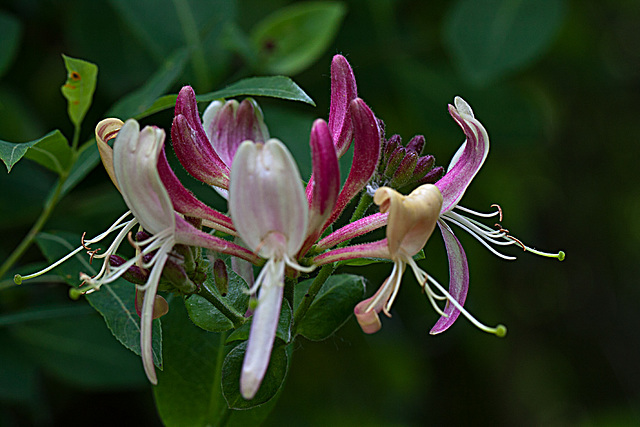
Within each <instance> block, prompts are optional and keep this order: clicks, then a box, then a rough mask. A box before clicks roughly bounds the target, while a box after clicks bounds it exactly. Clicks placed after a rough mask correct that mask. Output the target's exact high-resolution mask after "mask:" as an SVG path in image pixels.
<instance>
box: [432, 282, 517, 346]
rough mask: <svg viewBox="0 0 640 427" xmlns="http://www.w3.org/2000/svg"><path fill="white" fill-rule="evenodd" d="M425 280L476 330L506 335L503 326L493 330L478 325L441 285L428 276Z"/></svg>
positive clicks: (481, 324)
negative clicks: (444, 296)
mask: <svg viewBox="0 0 640 427" xmlns="http://www.w3.org/2000/svg"><path fill="white" fill-rule="evenodd" d="M427 279H428V280H429V282H431V283H432V284H433V285H434V286H435V287H436V288H438V290H439V291H440V292H442V293H443V294H444V295H446V297H447V300H448V301H449V303H451V304H453V306H454V307H455V308H457V309H458V310H459V311H460V313H462V314H463V315H464V317H466V318H467V319H468V320H469V321H470V322H471V323H473V324H474V325H475V326H476V327H477V328H478V329H480V330H482V331H485V332H488V333H490V334H495V335H497V336H499V337H503V336H505V335H506V334H507V328H506V327H505V326H504V325H498V326H496V327H495V328H491V327H489V326H487V325H485V324H483V323H480V322H479V321H478V320H477V319H476V318H475V317H473V316H472V315H471V313H469V312H468V311H467V310H465V308H464V307H463V306H461V305H460V303H458V301H456V299H455V298H454V297H453V296H452V295H451V294H450V293H449V292H447V291H446V290H445V289H444V288H443V287H442V285H440V283H438V282H437V281H436V280H435V279H434V278H433V277H431V276H428V277H427Z"/></svg>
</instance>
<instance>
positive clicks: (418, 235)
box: [373, 184, 442, 256]
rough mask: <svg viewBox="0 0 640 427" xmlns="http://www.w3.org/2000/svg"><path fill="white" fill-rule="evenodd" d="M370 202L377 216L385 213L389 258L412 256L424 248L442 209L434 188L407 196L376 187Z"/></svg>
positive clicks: (440, 196)
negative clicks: (377, 206) (374, 205)
mask: <svg viewBox="0 0 640 427" xmlns="http://www.w3.org/2000/svg"><path fill="white" fill-rule="evenodd" d="M373 201H374V202H375V203H376V204H377V205H379V206H380V212H381V213H386V212H388V213H389V218H388V221H387V240H388V241H389V252H390V253H391V254H392V255H396V254H400V253H402V254H406V255H408V256H413V255H415V254H417V253H418V252H419V251H420V249H422V248H423V247H424V245H426V244H427V240H429V237H431V233H433V230H434V228H435V227H436V222H437V221H438V217H439V215H440V208H441V207H442V194H440V191H439V190H438V188H437V187H436V186H435V185H432V184H424V185H421V186H420V187H418V188H416V189H415V190H413V191H412V192H411V194H409V195H408V196H403V195H402V194H400V193H398V192H397V191H395V190H394V189H392V188H389V187H380V188H378V190H376V193H375V195H374V198H373Z"/></svg>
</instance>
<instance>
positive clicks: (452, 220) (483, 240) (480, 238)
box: [442, 214, 516, 261]
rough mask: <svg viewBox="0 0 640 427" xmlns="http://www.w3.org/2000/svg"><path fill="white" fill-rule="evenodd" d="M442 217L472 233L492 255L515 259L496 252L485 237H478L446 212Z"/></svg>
mask: <svg viewBox="0 0 640 427" xmlns="http://www.w3.org/2000/svg"><path fill="white" fill-rule="evenodd" d="M442 218H444V219H446V220H448V221H451V222H452V223H454V224H456V225H457V226H458V227H460V228H462V229H463V230H465V231H466V232H467V233H469V234H470V235H472V236H473V237H475V239H476V240H478V241H479V242H480V243H482V244H483V245H484V247H485V248H487V249H489V250H490V251H491V252H492V253H493V254H494V255H496V256H498V257H500V258H502V259H506V260H510V261H512V260H514V259H516V257H513V256H508V255H504V254H502V253H500V252H498V251H497V250H495V249H494V248H492V247H491V246H490V245H489V244H488V243H487V242H486V241H485V239H483V238H482V237H480V236H481V235H478V234H476V233H475V232H474V231H473V230H472V229H471V228H469V227H466V226H465V225H463V224H461V223H460V222H458V221H456V220H455V219H453V218H451V217H449V216H448V214H445V215H443V216H442Z"/></svg>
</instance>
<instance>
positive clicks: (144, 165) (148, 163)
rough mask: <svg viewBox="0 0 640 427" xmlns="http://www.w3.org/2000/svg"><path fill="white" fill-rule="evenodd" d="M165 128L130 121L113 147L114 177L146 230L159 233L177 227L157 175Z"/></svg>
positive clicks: (166, 194) (167, 197)
mask: <svg viewBox="0 0 640 427" xmlns="http://www.w3.org/2000/svg"><path fill="white" fill-rule="evenodd" d="M164 137H165V135H164V130H162V129H159V128H156V127H151V126H147V127H145V128H144V129H142V131H140V125H138V122H137V121H135V120H133V119H130V120H127V121H126V122H125V124H124V126H122V129H120V132H119V133H118V136H117V137H116V141H115V143H114V148H113V160H114V171H115V176H116V179H117V182H118V185H119V187H120V193H121V194H122V197H123V198H124V200H125V202H126V203H127V206H129V209H131V211H132V212H133V214H134V215H135V217H136V218H137V219H138V221H140V224H141V225H142V226H143V227H144V229H145V230H147V231H148V232H150V233H151V234H157V233H160V232H163V231H165V230H167V229H175V213H174V210H173V205H172V204H171V199H170V198H169V194H168V193H167V191H166V190H165V188H164V185H163V184H162V181H161V180H160V177H159V175H158V169H157V164H158V157H159V155H160V153H161V151H162V148H163V144H164Z"/></svg>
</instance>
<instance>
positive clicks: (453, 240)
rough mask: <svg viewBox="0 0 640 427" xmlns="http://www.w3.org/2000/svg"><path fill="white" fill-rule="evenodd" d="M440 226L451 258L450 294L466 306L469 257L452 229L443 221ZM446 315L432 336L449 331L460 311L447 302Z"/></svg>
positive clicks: (432, 332) (434, 328) (439, 321)
mask: <svg viewBox="0 0 640 427" xmlns="http://www.w3.org/2000/svg"><path fill="white" fill-rule="evenodd" d="M438 226H439V227H440V231H441V232H442V238H443V239H444V244H445V247H446V249H447V255H448V257H449V294H451V296H452V297H453V298H454V299H455V300H456V301H457V302H458V303H459V304H460V306H464V302H465V300H466V299H467V291H468V290H469V264H468V263H467V256H466V254H465V253H464V249H463V248H462V245H461V244H460V242H459V241H458V238H457V237H456V236H455V235H454V234H453V231H452V230H451V228H450V227H449V226H448V225H447V224H446V223H444V222H443V221H438ZM444 314H445V315H446V317H445V316H442V317H440V319H439V320H438V321H437V322H436V324H435V325H434V326H433V328H432V329H431V331H430V333H431V334H432V335H435V334H439V333H441V332H444V331H446V330H447V329H449V327H450V326H451V325H453V322H455V321H456V319H457V318H458V316H459V315H460V310H458V309H457V308H456V307H455V306H454V305H453V304H451V303H449V302H447V305H446V307H445V309H444Z"/></svg>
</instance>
